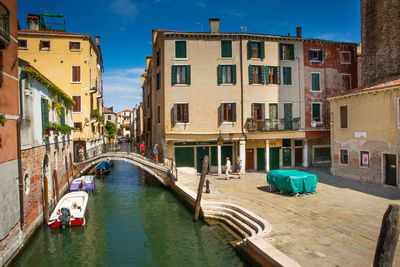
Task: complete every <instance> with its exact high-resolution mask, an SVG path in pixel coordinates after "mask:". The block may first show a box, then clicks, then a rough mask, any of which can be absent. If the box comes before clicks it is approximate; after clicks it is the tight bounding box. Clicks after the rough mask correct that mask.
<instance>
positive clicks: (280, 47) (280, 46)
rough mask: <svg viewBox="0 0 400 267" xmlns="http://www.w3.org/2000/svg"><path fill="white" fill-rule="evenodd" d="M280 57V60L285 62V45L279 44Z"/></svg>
mask: <svg viewBox="0 0 400 267" xmlns="http://www.w3.org/2000/svg"><path fill="white" fill-rule="evenodd" d="M279 55H280V57H279V58H280V59H281V60H283V44H279Z"/></svg>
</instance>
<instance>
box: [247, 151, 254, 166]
mask: <svg viewBox="0 0 400 267" xmlns="http://www.w3.org/2000/svg"><path fill="white" fill-rule="evenodd" d="M246 170H254V149H253V148H246Z"/></svg>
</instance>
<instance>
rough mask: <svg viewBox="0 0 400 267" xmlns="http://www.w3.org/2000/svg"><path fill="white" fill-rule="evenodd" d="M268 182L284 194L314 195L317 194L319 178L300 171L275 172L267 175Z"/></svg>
mask: <svg viewBox="0 0 400 267" xmlns="http://www.w3.org/2000/svg"><path fill="white" fill-rule="evenodd" d="M267 181H268V183H269V184H270V185H272V186H273V187H275V188H276V189H278V190H279V191H282V192H284V193H312V192H315V186H316V185H317V183H318V177H317V176H316V175H315V174H312V173H308V172H302V171H298V170H273V171H269V172H268V173H267Z"/></svg>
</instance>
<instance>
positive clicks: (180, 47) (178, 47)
mask: <svg viewBox="0 0 400 267" xmlns="http://www.w3.org/2000/svg"><path fill="white" fill-rule="evenodd" d="M175 58H186V41H175Z"/></svg>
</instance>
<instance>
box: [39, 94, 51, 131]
mask: <svg viewBox="0 0 400 267" xmlns="http://www.w3.org/2000/svg"><path fill="white" fill-rule="evenodd" d="M41 104H42V108H41V109H42V131H43V132H44V130H45V128H46V125H47V124H48V123H49V101H48V100H47V99H44V98H42V99H41Z"/></svg>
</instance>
